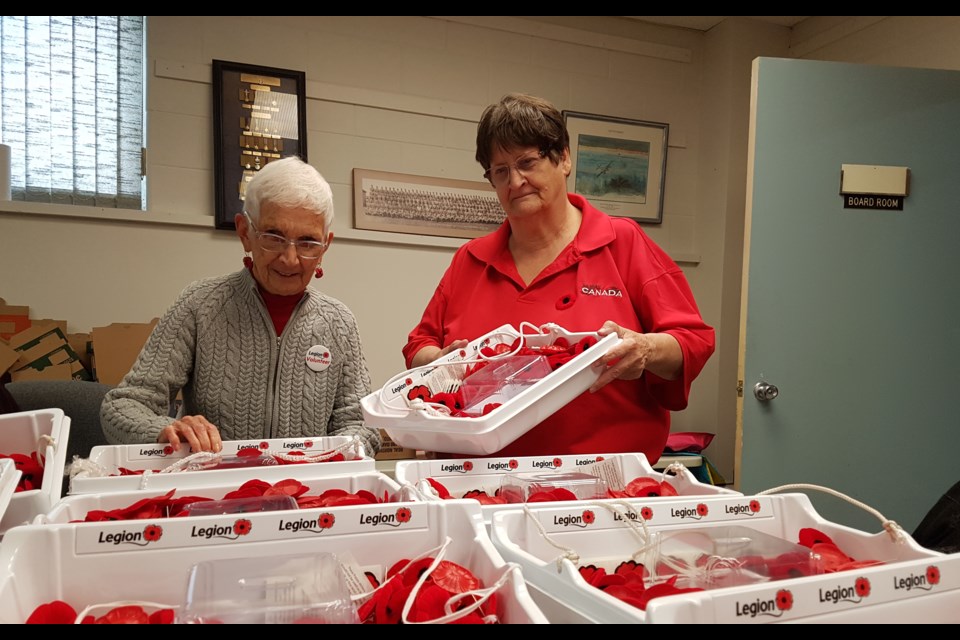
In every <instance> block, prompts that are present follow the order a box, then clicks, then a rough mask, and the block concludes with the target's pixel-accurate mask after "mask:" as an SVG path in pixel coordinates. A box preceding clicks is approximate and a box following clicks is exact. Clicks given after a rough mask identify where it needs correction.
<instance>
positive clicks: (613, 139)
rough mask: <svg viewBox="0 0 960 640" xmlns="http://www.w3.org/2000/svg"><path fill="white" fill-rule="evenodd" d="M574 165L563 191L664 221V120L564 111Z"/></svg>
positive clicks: (604, 207)
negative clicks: (649, 120)
mask: <svg viewBox="0 0 960 640" xmlns="http://www.w3.org/2000/svg"><path fill="white" fill-rule="evenodd" d="M563 118H564V121H565V122H566V124H567V131H569V132H570V158H571V160H572V162H573V168H572V169H571V171H570V176H569V177H568V178H567V190H568V191H570V192H572V193H578V194H580V195H582V196H583V197H585V198H587V199H588V200H589V201H590V203H591V204H592V205H594V206H595V207H597V208H598V209H600V210H601V211H604V212H605V213H609V214H610V215H614V216H624V217H628V218H633V219H634V220H637V221H638V222H653V223H660V222H663V185H664V178H665V177H666V172H667V133H668V130H669V125H668V124H666V123H664V122H646V121H643V120H628V119H626V118H613V117H610V116H600V115H595V114H592V113H578V112H576V111H564V112H563Z"/></svg>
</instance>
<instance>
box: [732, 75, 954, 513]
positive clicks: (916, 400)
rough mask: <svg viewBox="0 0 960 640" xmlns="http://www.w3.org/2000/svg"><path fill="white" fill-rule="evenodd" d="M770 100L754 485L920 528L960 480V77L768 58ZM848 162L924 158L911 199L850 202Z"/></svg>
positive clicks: (745, 474) (754, 300) (765, 90)
mask: <svg viewBox="0 0 960 640" xmlns="http://www.w3.org/2000/svg"><path fill="white" fill-rule="evenodd" d="M752 104H753V108H752V112H751V140H750V145H751V147H750V150H751V152H750V155H749V158H750V166H749V169H748V176H749V178H748V187H747V189H748V197H747V213H746V215H747V218H746V235H745V247H744V252H745V262H744V273H745V278H744V291H743V296H744V297H743V305H744V306H743V313H742V314H741V322H742V326H741V343H740V348H741V355H740V378H741V380H742V381H743V393H742V399H741V400H740V405H739V406H740V410H739V415H738V424H739V430H738V447H739V448H738V473H737V478H738V486H739V489H740V490H741V491H743V492H744V493H754V492H757V491H761V490H764V489H768V488H772V487H776V486H781V485H784V484H788V483H809V484H816V485H820V486H824V487H827V488H829V489H833V490H836V491H840V492H842V493H844V494H846V495H848V496H850V497H851V498H854V499H857V500H859V501H861V502H863V503H865V504H866V505H868V506H870V507H872V508H874V509H876V510H878V511H879V512H880V513H882V514H883V515H884V516H885V517H886V518H888V519H892V520H895V521H897V522H898V523H899V524H900V525H901V526H902V527H903V528H904V529H906V530H907V531H908V532H912V531H913V530H914V528H915V527H916V526H917V524H919V522H920V520H921V519H922V518H923V516H924V515H925V514H926V513H927V511H928V510H929V509H930V508H931V507H932V506H933V504H934V503H935V502H936V501H937V499H938V498H939V497H940V496H941V495H942V494H943V493H944V492H945V491H946V490H947V489H948V488H949V487H950V486H951V485H953V484H954V483H955V482H957V481H958V480H960V465H958V464H957V462H956V460H957V456H958V453H960V416H958V414H957V399H958V398H960V328H958V327H960V246H958V245H960V73H958V72H954V71H941V70H931V69H907V68H893V67H879V66H872V65H856V64H847V63H833V62H816V61H805V60H785V59H775V58H758V59H757V60H755V61H754V70H753V100H752ZM843 164H860V165H871V166H888V167H908V168H909V170H910V193H909V195H908V197H907V198H906V199H905V202H904V206H903V210H902V211H889V210H875V209H845V208H844V207H843V204H844V200H843V198H842V197H841V195H840V193H839V192H840V170H841V165H843ZM758 382H766V383H768V384H770V385H773V386H775V387H776V388H777V390H778V392H779V394H778V395H777V396H776V397H775V398H773V399H770V400H758V399H757V398H756V397H755V396H754V386H755V385H756V384H757V383H758ZM808 493H809V494H810V495H811V498H812V499H813V502H814V505H815V506H816V508H817V510H818V512H819V513H820V514H821V515H823V516H824V517H825V518H827V519H828V520H832V521H835V522H841V523H844V524H848V525H850V526H853V527H855V528H857V529H862V530H866V531H871V532H873V531H880V530H881V526H880V521H879V520H878V519H877V518H876V517H874V516H871V515H868V514H867V513H866V512H865V511H863V510H862V509H859V508H855V507H852V506H850V505H848V504H847V503H846V502H844V501H842V500H840V499H838V498H835V497H829V496H826V495H825V494H822V493H819V492H808Z"/></svg>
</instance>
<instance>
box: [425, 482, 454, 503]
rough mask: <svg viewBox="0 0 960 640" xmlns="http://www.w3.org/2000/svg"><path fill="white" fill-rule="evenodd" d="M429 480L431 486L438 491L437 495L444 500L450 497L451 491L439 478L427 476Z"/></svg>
mask: <svg viewBox="0 0 960 640" xmlns="http://www.w3.org/2000/svg"><path fill="white" fill-rule="evenodd" d="M427 482H428V483H430V486H431V487H433V489H434V491H436V492H437V495H438V496H439V497H440V498H441V499H443V500H449V499H450V491H449V490H448V489H447V488H446V487H445V486H444V485H443V483H441V482H440V481H439V480H434V479H433V478H427Z"/></svg>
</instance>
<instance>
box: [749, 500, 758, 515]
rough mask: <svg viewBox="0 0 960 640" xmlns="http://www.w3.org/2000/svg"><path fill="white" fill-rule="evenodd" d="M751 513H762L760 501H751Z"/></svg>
mask: <svg viewBox="0 0 960 640" xmlns="http://www.w3.org/2000/svg"><path fill="white" fill-rule="evenodd" d="M750 511H751V512H753V513H760V501H759V500H751V501H750Z"/></svg>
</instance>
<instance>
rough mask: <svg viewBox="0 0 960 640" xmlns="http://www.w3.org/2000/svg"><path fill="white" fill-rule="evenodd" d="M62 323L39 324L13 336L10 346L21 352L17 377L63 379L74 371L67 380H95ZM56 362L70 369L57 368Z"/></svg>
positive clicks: (16, 371)
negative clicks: (61, 325)
mask: <svg viewBox="0 0 960 640" xmlns="http://www.w3.org/2000/svg"><path fill="white" fill-rule="evenodd" d="M58 324H59V323H56V322H53V323H51V322H47V323H45V324H35V325H33V326H31V327H30V328H28V329H26V330H24V331H21V332H19V333H17V334H15V335H13V336H11V338H10V347H11V348H12V349H13V350H14V351H16V352H17V353H18V359H17V362H16V364H14V371H13V372H12V373H11V378H12V379H13V380H23V379H30V380H38V379H39V380H43V379H51V380H62V379H65V378H64V377H63V376H64V373H65V371H69V372H70V376H69V377H67V378H66V379H70V378H73V379H75V380H90V379H91V376H90V373H89V372H88V371H87V370H86V369H84V368H83V364H82V363H81V362H80V358H79V356H77V354H76V352H75V351H74V350H73V348H72V347H71V346H70V345H69V344H68V343H67V339H66V336H65V335H64V333H63V331H62V330H61V329H60V327H59V326H58ZM55 365H66V369H64V368H58V369H54V368H53V367H54V366H55Z"/></svg>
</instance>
